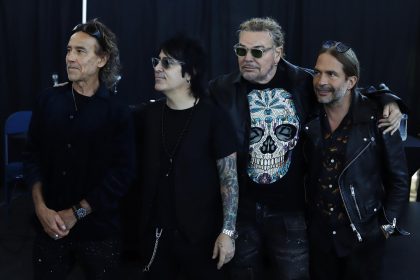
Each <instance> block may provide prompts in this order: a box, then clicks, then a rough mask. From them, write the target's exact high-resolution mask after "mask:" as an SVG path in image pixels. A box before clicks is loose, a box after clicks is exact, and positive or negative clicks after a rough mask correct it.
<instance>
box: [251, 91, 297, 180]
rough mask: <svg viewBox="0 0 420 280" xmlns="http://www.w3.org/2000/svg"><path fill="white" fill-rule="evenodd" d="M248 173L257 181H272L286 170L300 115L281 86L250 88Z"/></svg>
mask: <svg viewBox="0 0 420 280" xmlns="http://www.w3.org/2000/svg"><path fill="white" fill-rule="evenodd" d="M248 101H249V106H250V113H251V131H250V146H249V154H250V160H249V162H248V175H249V176H250V178H251V179H252V180H253V181H255V182H257V183H260V184H270V183H274V182H276V181H277V180H279V179H280V178H282V177H283V176H284V175H285V174H286V173H287V171H288V169H289V166H290V161H291V152H292V150H293V148H294V147H295V146H296V143H297V141H298V134H299V119H298V116H297V115H296V110H295V108H294V104H293V100H292V99H291V95H290V93H288V92H286V91H285V90H283V89H272V90H270V89H267V90H253V91H252V92H251V93H249V95H248Z"/></svg>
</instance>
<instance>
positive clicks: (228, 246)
mask: <svg viewBox="0 0 420 280" xmlns="http://www.w3.org/2000/svg"><path fill="white" fill-rule="evenodd" d="M217 255H219V261H218V262H217V269H221V268H222V266H223V265H224V264H225V263H228V262H230V260H231V259H232V258H233V256H234V255H235V243H234V240H233V239H232V238H230V237H229V236H228V235H226V234H224V233H221V234H219V236H218V237H217V239H216V242H215V243H214V249H213V257H212V258H213V259H216V258H217Z"/></svg>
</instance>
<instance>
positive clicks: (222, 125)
mask: <svg viewBox="0 0 420 280" xmlns="http://www.w3.org/2000/svg"><path fill="white" fill-rule="evenodd" d="M212 132H213V133H212V149H213V153H214V155H215V157H216V159H221V158H224V157H226V156H228V155H230V154H232V153H234V152H236V144H235V135H234V131H233V127H232V124H231V122H230V119H229V117H228V116H227V114H226V113H225V112H224V111H223V110H222V109H220V108H219V107H217V106H214V108H213V113H212Z"/></svg>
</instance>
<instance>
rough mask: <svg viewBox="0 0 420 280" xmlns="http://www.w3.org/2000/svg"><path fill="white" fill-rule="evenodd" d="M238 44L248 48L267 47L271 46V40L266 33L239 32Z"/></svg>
mask: <svg viewBox="0 0 420 280" xmlns="http://www.w3.org/2000/svg"><path fill="white" fill-rule="evenodd" d="M239 43H240V44H241V45H244V46H246V47H249V48H253V47H269V46H271V45H273V43H274V42H273V39H272V38H271V36H270V33H269V32H268V31H241V32H240V33H239Z"/></svg>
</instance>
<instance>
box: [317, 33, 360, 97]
mask: <svg viewBox="0 0 420 280" xmlns="http://www.w3.org/2000/svg"><path fill="white" fill-rule="evenodd" d="M323 53H328V54H330V55H332V56H333V57H334V58H335V59H337V60H338V61H339V62H340V63H341V64H343V72H344V74H345V75H346V78H348V77H350V76H356V77H357V81H356V84H355V85H354V87H353V88H352V91H354V90H355V89H356V88H357V83H358V82H359V79H360V63H359V60H358V59H357V56H356V53H355V52H354V51H353V50H352V49H351V48H350V47H349V46H348V45H346V44H344V43H342V42H339V41H331V40H329V41H326V42H324V43H323V44H322V47H321V49H320V50H319V52H318V56H319V55H321V54H323Z"/></svg>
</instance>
